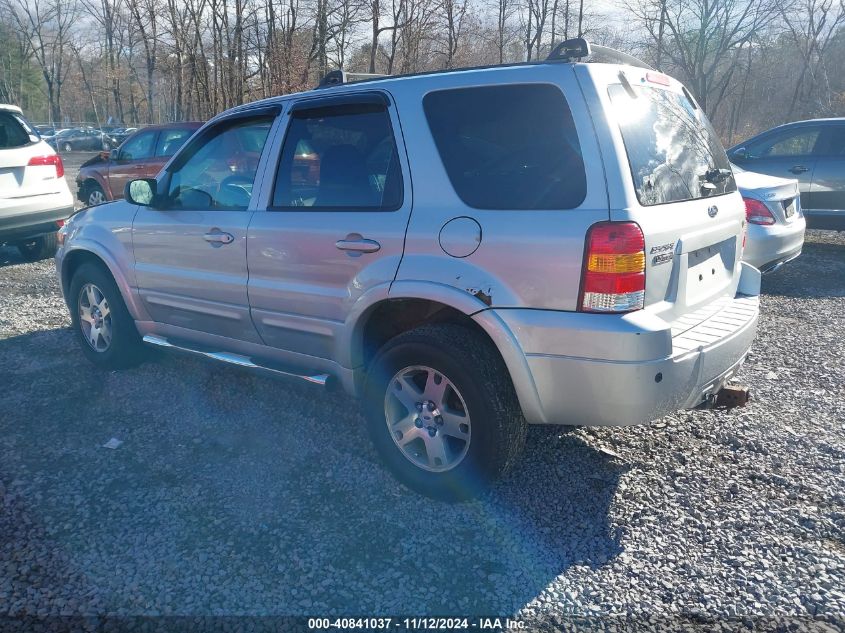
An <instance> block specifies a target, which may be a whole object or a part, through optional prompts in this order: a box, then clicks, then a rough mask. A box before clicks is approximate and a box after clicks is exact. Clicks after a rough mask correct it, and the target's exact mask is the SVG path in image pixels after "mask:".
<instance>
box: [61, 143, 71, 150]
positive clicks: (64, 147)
mask: <svg viewBox="0 0 845 633" xmlns="http://www.w3.org/2000/svg"><path fill="white" fill-rule="evenodd" d="M62 149H63V150H64V151H66V152H72V151H73V145H71V144H70V143H65V144H64V145H62Z"/></svg>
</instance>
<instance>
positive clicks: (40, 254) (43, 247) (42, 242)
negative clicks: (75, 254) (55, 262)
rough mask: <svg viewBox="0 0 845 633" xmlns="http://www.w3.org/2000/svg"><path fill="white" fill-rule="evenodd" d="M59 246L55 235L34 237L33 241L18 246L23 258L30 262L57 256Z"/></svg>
mask: <svg viewBox="0 0 845 633" xmlns="http://www.w3.org/2000/svg"><path fill="white" fill-rule="evenodd" d="M58 246H59V242H58V238H57V237H56V234H55V233H48V234H47V235H42V236H41V237H34V238H32V239H31V240H27V241H26V242H19V243H18V244H17V247H18V250H19V251H20V253H21V257H23V258H24V259H25V260H26V261H28V262H37V261H39V260H42V259H47V258H48V257H52V256H53V255H55V254H56V249H57V248H58Z"/></svg>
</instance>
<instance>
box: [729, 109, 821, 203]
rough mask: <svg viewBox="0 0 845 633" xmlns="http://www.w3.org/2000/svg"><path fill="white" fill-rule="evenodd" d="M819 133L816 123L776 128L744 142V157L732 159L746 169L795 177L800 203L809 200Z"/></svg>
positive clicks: (771, 174) (819, 129)
mask: <svg viewBox="0 0 845 633" xmlns="http://www.w3.org/2000/svg"><path fill="white" fill-rule="evenodd" d="M820 137H821V128H820V127H818V126H804V125H802V126H797V127H791V128H788V129H786V130H781V131H775V132H772V133H771V134H767V135H766V136H764V137H761V138H759V139H757V140H754V141H751V142H749V143H748V144H747V145H746V148H745V149H746V155H745V157H744V158H740V157H736V156H732V160H733V161H734V162H735V163H737V164H739V165H740V166H742V167H743V168H745V169H747V170H748V171H756V172H758V173H761V174H769V175H770V176H777V177H779V178H794V179H796V180H798V189H799V190H800V192H801V205H802V206H803V207H805V208H808V207H807V204H808V202H810V200H809V199H808V198H809V195H808V194H809V193H810V185H811V184H812V182H813V170H814V169H815V167H816V156H815V148H816V145H817V144H818V143H819V139H820Z"/></svg>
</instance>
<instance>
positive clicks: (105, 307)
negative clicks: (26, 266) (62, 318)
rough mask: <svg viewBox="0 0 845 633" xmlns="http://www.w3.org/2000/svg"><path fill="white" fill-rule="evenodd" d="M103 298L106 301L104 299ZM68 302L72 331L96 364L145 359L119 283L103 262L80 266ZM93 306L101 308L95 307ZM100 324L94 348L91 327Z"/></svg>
mask: <svg viewBox="0 0 845 633" xmlns="http://www.w3.org/2000/svg"><path fill="white" fill-rule="evenodd" d="M92 287H93V291H92V290H91V288H92ZM89 293H93V294H89ZM83 295H84V296H83ZM92 297H93V300H92ZM103 299H104V300H105V302H106V304H103V303H102V300H103ZM68 303H69V305H70V316H71V322H72V327H73V332H74V334H75V336H76V339H77V341H78V342H79V345H80V347H81V348H82V353H83V354H85V356H86V358H88V360H89V361H91V362H92V363H93V364H94V365H96V366H97V367H100V368H101V369H125V368H128V367H134V366H135V365H137V364H139V363H140V362H142V361H143V360H144V355H145V354H144V351H145V350H144V347H143V344H142V342H141V337H140V336H139V335H138V330H136V329H135V322H134V321H133V319H132V316H131V315H130V314H129V310H127V309H126V304H125V303H124V301H123V297H122V296H121V294H120V290H118V287H117V284H116V283H115V282H114V279H113V278H112V276H111V274H110V273H108V272H107V271H106V270H104V269H103V267H102V266H101V265H97V264H95V263H91V262H89V263H85V264H82V265H81V266H80V267H79V270H77V271H76V272H75V273H74V275H73V279H71V282H70V289H69V291H68ZM86 304H87V306H86ZM92 306H96V307H97V308H98V310H97V311H95V310H92V309H91V307H92ZM85 317H87V318H85ZM85 324H87V326H88V327H85ZM97 324H99V327H96V330H97V332H96V349H95V344H94V343H93V342H92V329H93V328H94V327H95V326H96V325H97ZM106 331H108V336H106Z"/></svg>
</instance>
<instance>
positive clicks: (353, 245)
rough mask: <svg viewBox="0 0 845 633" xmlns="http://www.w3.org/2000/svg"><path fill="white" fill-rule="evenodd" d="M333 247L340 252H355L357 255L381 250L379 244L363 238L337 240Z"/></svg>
mask: <svg viewBox="0 0 845 633" xmlns="http://www.w3.org/2000/svg"><path fill="white" fill-rule="evenodd" d="M334 245H335V246H337V248H338V249H340V250H342V251H355V252H357V253H375V252H376V251H377V250H378V249H380V248H381V244H379V243H378V242H376V241H375V240H367V239H364V238H363V237H359V238H357V239H355V238H353V239H345V240H338V241H337V242H335V243H334Z"/></svg>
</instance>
